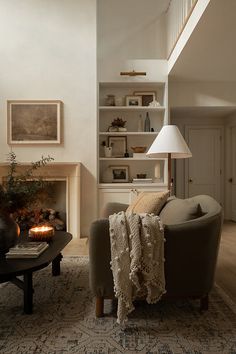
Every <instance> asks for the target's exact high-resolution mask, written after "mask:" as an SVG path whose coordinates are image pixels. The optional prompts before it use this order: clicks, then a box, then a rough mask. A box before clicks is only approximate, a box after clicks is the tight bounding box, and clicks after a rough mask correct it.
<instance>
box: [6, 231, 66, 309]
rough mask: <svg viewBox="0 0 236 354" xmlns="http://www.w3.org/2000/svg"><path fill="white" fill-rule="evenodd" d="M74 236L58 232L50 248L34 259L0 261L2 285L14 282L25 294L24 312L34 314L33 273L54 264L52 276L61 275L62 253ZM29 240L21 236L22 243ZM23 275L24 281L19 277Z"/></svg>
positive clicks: (24, 235)
mask: <svg viewBox="0 0 236 354" xmlns="http://www.w3.org/2000/svg"><path fill="white" fill-rule="evenodd" d="M71 239H72V235H71V234H70V233H68V232H64V231H56V232H55V235H54V237H53V239H52V241H50V243H49V247H48V248H47V249H46V250H45V251H44V252H43V253H42V254H41V255H40V256H39V257H38V258H33V259H29V258H26V259H6V258H2V259H0V283H4V282H7V281H10V282H12V283H13V284H15V285H17V286H18V287H19V288H21V289H22V290H23V292H24V312H25V313H27V314H31V313H32V312H33V272H36V271H37V270H39V269H42V268H45V267H47V266H48V265H49V264H50V263H52V275H54V276H56V275H60V261H61V259H62V254H61V251H62V250H63V248H64V247H65V246H66V245H67V244H68V243H69V242H70V241H71ZM26 240H27V235H26V234H23V235H21V236H20V242H24V241H26ZM20 275H23V280H20V279H18V278H17V277H18V276H20Z"/></svg>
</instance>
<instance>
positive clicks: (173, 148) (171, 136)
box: [147, 125, 192, 193]
mask: <svg viewBox="0 0 236 354" xmlns="http://www.w3.org/2000/svg"><path fill="white" fill-rule="evenodd" d="M147 155H148V156H150V157H159V158H161V157H163V158H166V157H168V189H169V190H170V193H171V158H174V159H184V158H189V157H191V156H192V153H191V151H190V150H189V148H188V146H187V144H186V142H185V140H184V138H183V136H182V135H181V133H180V131H179V129H178V127H177V126H176V125H165V126H164V127H163V128H162V129H161V131H160V133H159V134H158V136H157V137H156V139H155V140H154V142H153V143H152V145H151V147H150V149H149V150H148V152H147Z"/></svg>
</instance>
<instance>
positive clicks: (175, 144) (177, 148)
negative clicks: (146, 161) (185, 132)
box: [146, 125, 192, 159]
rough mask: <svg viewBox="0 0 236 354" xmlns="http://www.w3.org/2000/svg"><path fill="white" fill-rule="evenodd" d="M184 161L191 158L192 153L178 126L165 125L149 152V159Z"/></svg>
mask: <svg viewBox="0 0 236 354" xmlns="http://www.w3.org/2000/svg"><path fill="white" fill-rule="evenodd" d="M168 154H171V158H174V159H184V158H187V157H191V156H192V154H191V151H190V150H189V148H188V145H187V144H186V142H185V140H184V138H183V137H182V135H181V133H180V131H179V129H178V127H177V126H176V125H164V127H163V128H162V129H161V131H160V133H159V134H158V135H157V137H156V139H155V140H154V142H153V143H152V145H151V147H150V149H149V150H148V152H147V154H146V155H147V156H148V157H160V158H161V157H168Z"/></svg>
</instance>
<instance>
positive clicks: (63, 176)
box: [0, 162, 81, 238]
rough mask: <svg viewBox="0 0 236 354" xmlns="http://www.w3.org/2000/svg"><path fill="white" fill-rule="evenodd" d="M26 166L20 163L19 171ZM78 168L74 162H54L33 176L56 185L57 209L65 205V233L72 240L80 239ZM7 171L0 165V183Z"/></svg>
mask: <svg viewBox="0 0 236 354" xmlns="http://www.w3.org/2000/svg"><path fill="white" fill-rule="evenodd" d="M28 166H29V163H22V164H20V165H19V170H20V169H21V170H22V171H23V170H24V168H27V167H28ZM80 166H81V165H80V163H76V162H74V163H73V162H72V163H66V162H64V163H60V162H58V163H57V162H55V163H50V164H48V165H46V166H44V167H43V168H41V169H40V170H39V171H38V172H37V171H36V173H35V174H34V176H39V175H40V176H41V177H43V178H44V179H46V180H49V181H53V182H55V184H57V185H58V188H57V193H60V195H59V198H58V203H59V205H58V207H59V208H61V206H62V205H63V204H65V209H66V210H65V214H66V216H65V218H66V220H65V221H66V225H67V231H68V232H70V233H71V234H72V235H73V237H74V238H75V237H80ZM7 170H8V165H7V164H0V182H2V181H3V179H4V177H6V175H7ZM57 182H58V183H57ZM61 212H62V213H63V211H61Z"/></svg>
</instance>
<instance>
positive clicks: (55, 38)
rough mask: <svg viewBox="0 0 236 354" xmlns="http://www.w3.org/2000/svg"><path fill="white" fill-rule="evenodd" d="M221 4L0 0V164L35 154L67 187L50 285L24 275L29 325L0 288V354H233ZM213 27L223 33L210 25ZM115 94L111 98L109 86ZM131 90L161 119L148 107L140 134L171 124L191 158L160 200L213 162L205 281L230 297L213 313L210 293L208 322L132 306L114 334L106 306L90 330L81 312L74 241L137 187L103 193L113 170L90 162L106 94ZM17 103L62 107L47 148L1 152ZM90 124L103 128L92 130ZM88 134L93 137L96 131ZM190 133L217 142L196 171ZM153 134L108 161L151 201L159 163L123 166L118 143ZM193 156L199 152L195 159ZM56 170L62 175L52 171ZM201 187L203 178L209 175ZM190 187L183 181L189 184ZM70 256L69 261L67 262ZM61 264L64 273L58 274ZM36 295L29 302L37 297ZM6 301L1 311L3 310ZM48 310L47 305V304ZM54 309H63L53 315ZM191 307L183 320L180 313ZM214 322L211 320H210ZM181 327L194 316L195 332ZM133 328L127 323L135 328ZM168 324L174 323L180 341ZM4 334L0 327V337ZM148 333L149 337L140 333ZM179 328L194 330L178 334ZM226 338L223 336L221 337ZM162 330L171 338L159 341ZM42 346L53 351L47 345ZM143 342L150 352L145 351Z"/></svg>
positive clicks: (229, 56)
mask: <svg viewBox="0 0 236 354" xmlns="http://www.w3.org/2000/svg"><path fill="white" fill-rule="evenodd" d="M222 3H223V2H222V0H198V1H187V0H183V1H182V0H177V1H176V0H158V1H157V0H148V2H147V1H145V0H138V1H137V0H128V1H127V0H126V1H125V0H119V1H117V0H98V1H95V0H77V1H76V0H59V1H57V2H55V1H53V0H34V1H30V0H23V1H21V2H19V1H17V0H11V1H8V2H7V1H4V0H1V1H0V27H1V32H2V34H4V35H3V36H2V39H1V43H0V48H1V59H0V61H1V65H0V77H1V84H0V92H1V97H0V99H1V105H0V109H1V127H2V129H1V131H0V134H1V139H0V162H1V165H3V164H4V163H5V162H6V156H7V154H8V153H9V151H11V150H12V151H14V152H15V153H16V156H17V160H18V161H19V162H22V163H23V164H26V165H27V164H29V163H30V162H31V161H35V160H37V159H39V158H40V157H41V156H42V155H44V156H48V155H50V156H52V157H53V158H54V162H53V166H54V167H53V168H56V172H50V173H51V174H52V175H54V176H55V177H57V178H63V180H65V181H67V183H70V184H67V190H68V191H69V194H68V195H67V196H66V198H67V199H66V202H64V204H66V205H67V210H66V212H67V214H68V215H67V224H68V226H69V231H70V232H71V233H72V235H73V240H72V241H71V242H70V243H69V244H68V246H67V248H66V249H65V251H64V252H63V255H64V259H63V261H62V262H61V275H60V277H56V278H52V277H50V276H49V273H48V272H47V271H46V268H45V269H44V270H42V275H38V274H40V272H41V271H40V272H37V276H36V279H35V293H34V311H33V314H32V315H30V316H26V315H24V314H22V294H21V291H20V289H17V288H16V290H15V287H14V285H11V287H10V288H7V287H6V285H7V284H5V283H4V284H3V285H1V286H3V287H4V288H3V289H1V292H3V291H5V295H4V296H3V298H2V300H1V314H0V318H1V319H2V321H1V322H2V324H3V325H2V326H1V329H0V333H1V334H2V338H3V340H2V343H0V348H1V349H0V352H1V353H15V352H18V353H44V352H45V353H58V354H59V353H73V352H74V353H112V352H113V353H121V352H124V353H139V352H140V353H155V352H162V353H169V352H170V353H172V352H173V353H178V352H180V353H181V352H184V350H188V351H189V352H190V353H193V352H194V351H195V352H196V351H197V350H198V352H202V353H207V352H210V350H211V352H214V351H215V352H216V348H217V350H218V352H225V353H226V352H227V353H233V352H234V351H235V350H236V349H235V348H236V344H235V329H234V328H233V327H234V326H233V325H232V323H234V324H235V315H234V314H233V311H231V307H230V306H231V305H232V307H233V306H234V305H233V304H231V302H232V303H233V300H234V301H235V299H236V289H235V285H234V283H235V262H234V257H235V245H234V240H233V237H234V234H235V225H234V223H233V222H232V220H233V221H235V219H234V218H235V214H234V212H235V209H234V207H235V198H236V195H235V189H234V188H235V187H234V186H235V185H234V180H236V179H235V178H234V177H235V176H234V175H232V171H231V166H232V165H234V164H233V163H232V162H233V161H234V155H233V156H232V154H231V151H233V149H235V144H233V142H234V140H233V139H232V141H231V140H230V139H231V137H233V135H232V134H233V132H234V130H233V127H234V124H235V112H236V97H235V92H236V90H235V81H236V80H235V79H236V78H234V65H235V64H234V55H233V53H234V52H233V51H234V33H235V30H234V27H235V26H233V24H234V16H233V15H234V10H235V5H236V4H235V2H234V0H227V1H226V3H225V4H222ZM179 7H180V9H181V8H182V10H181V11H182V14H180V10H178V8H179ZM184 9H185V10H184ZM186 9H188V12H187V10H186ZM178 11H179V12H178ZM221 14H222V15H221ZM220 16H222V18H221V17H220ZM180 17H181V20H180ZM222 21H223V25H220V24H222ZM180 24H181V30H180V28H179V26H180ZM171 33H172V36H171V35H170V34H171ZM133 70H134V71H136V72H145V73H146V75H145V76H142V75H141V76H139V75H137V76H132V71H133ZM120 72H126V73H127V72H128V74H130V73H131V76H129V75H128V76H127V75H125V76H122V75H120ZM143 82H144V84H145V85H146V86H145V85H143ZM153 82H155V83H157V82H159V83H160V82H161V85H159V86H158V85H156V86H155V87H153V86H152V85H151V84H150V83H153ZM114 83H115V84H116V86H115V88H114ZM120 84H121V85H120ZM123 84H125V85H126V87H125V89H124V88H123V87H121V86H122V85H123ZM112 85H113V86H112ZM119 85H120V86H119ZM148 85H149V86H148ZM133 87H134V89H133ZM144 87H146V88H147V91H156V92H157V96H156V99H157V101H158V100H160V103H161V106H162V105H163V106H165V107H166V109H165V110H162V107H161V108H160V109H159V108H157V109H156V111H155V108H153V110H152V109H150V110H149V112H150V117H151V123H153V120H154V119H153V117H154V116H155V114H156V116H157V118H158V119H159V118H160V116H161V115H163V116H162V118H160V119H162V122H163V123H164V124H176V125H177V126H178V127H179V129H180V131H181V133H182V135H183V137H184V138H185V140H186V142H187V143H188V145H189V147H190V150H191V151H192V150H193V151H194V152H195V150H196V153H195V154H193V157H192V158H190V159H186V160H188V161H186V160H178V161H177V162H173V166H172V177H173V179H174V185H173V190H174V192H173V193H174V194H175V195H176V196H177V197H178V198H188V197H191V196H192V195H194V194H195V195H196V194H197V195H198V194H208V193H207V191H206V190H202V189H201V188H200V187H199V185H198V184H197V183H195V182H196V181H197V177H198V176H197V175H191V173H192V171H193V166H196V165H197V170H198V171H204V164H205V165H206V161H209V160H210V161H212V158H213V157H214V158H216V163H218V165H217V166H218V167H219V168H218V172H217V173H219V171H221V172H220V176H218V175H217V176H218V177H219V183H218V184H217V185H216V186H215V185H214V188H213V187H212V181H213V180H214V181H215V180H217V178H218V177H217V178H216V177H215V175H214V174H213V175H211V176H212V177H211V181H210V184H209V185H208V187H209V190H211V191H212V190H213V191H214V192H212V193H209V194H210V195H212V197H214V199H216V200H217V201H218V202H219V203H220V204H221V205H222V206H223V208H224V215H225V219H226V220H230V221H227V223H226V224H224V227H223V234H222V243H221V247H220V252H219V263H218V270H217V272H216V281H217V284H218V285H220V286H221V287H223V292H226V297H227V298H228V296H229V295H230V297H229V303H230V304H231V305H230V306H229V305H226V303H225V302H223V300H221V297H220V296H219V295H217V296H216V297H215V298H214V299H213V305H212V306H213V307H212V308H211V300H210V305H209V310H208V311H209V315H207V313H204V315H203V316H202V317H198V314H197V311H198V310H197V309H196V308H194V307H193V305H190V304H189V303H188V304H187V305H182V304H179V305H177V308H175V307H174V305H172V304H171V306H170V307H169V308H168V305H164V308H162V309H161V310H160V312H158V311H159V310H158V309H155V310H154V311H153V314H151V313H150V312H149V310H148V307H147V306H146V307H145V306H144V307H143V305H142V304H141V305H138V306H137V307H138V311H140V312H139V313H138V314H137V318H135V316H136V315H135V314H134V315H132V316H134V317H133V318H132V320H131V321H134V322H131V327H129V328H128V329H127V333H126V332H125V331H123V329H122V328H120V327H119V326H118V325H117V324H116V314H114V313H113V314H112V315H109V316H108V315H107V312H108V311H107V308H106V306H108V307H109V306H110V305H109V304H106V301H105V312H106V315H105V317H104V318H99V319H96V318H95V315H94V304H93V303H92V304H91V301H92V302H93V301H94V299H92V300H91V294H90V292H89V284H88V277H87V273H86V269H87V268H88V259H87V255H88V244H87V237H88V236H89V234H90V227H91V224H92V222H93V221H94V220H96V219H97V218H98V217H99V216H100V215H101V213H102V209H103V207H104V206H105V203H106V202H107V201H111V200H112V201H113V197H114V195H115V197H116V199H115V200H114V201H117V202H125V203H126V202H129V201H132V200H133V199H134V197H136V190H137V189H138V187H137V186H134V187H133V185H132V183H131V181H129V184H127V185H126V184H125V183H116V188H114V184H115V183H113V182H114V181H112V182H111V181H110V180H109V178H110V177H109V176H108V177H106V176H103V172H104V171H105V170H106V168H107V166H110V165H112V166H113V165H115V164H114V158H113V159H112V158H108V159H107V160H106V159H105V158H104V156H103V155H101V151H102V150H101V149H102V147H101V143H102V141H103V140H105V139H109V138H112V135H113V137H114V136H115V137H116V135H117V136H119V133H113V134H111V132H109V131H107V128H108V125H109V124H111V122H112V119H113V118H116V116H115V115H114V114H113V113H112V110H111V109H110V108H107V107H105V108H104V107H103V105H102V104H101V102H100V101H101V99H103V98H104V97H105V96H106V95H108V94H109V93H113V92H112V89H114V91H115V92H117V93H118V96H121V95H123V94H124V95H130V96H131V97H132V95H133V92H134V91H136V90H137V91H139V92H140V91H141V89H143V88H144ZM122 90H123V91H122ZM162 90H163V92H162ZM104 99H105V98H104ZM31 100H34V101H60V102H62V106H63V108H62V114H61V120H60V122H59V124H60V141H56V142H55V144H51V143H48V142H43V143H40V144H39V143H37V141H36V142H35V141H34V142H31V143H22V142H17V143H11V138H12V136H9V135H10V132H9V120H10V118H9V112H8V105H7V101H31ZM158 103H159V102H158ZM99 106H101V107H100V108H99ZM112 109H114V107H112ZM132 109H133V108H132ZM155 112H156V113H155ZM139 113H141V114H142V115H143V118H144V114H146V108H145V107H141V109H139ZM112 114H113V115H114V116H112ZM115 114H117V115H118V116H119V117H120V116H122V117H123V118H124V117H125V119H126V120H127V123H126V124H127V127H129V124H131V125H130V126H132V124H133V123H132V122H131V119H132V118H131V116H129V114H131V113H129V112H128V113H127V112H126V111H125V110H124V109H123V108H122V107H121V109H120V110H119V107H118V109H117V111H115ZM138 118H139V115H137V120H138ZM100 119H104V121H103V122H104V127H103V126H102V124H103V123H102V124H101V123H100ZM152 119H153V120H152ZM130 122H131V123H130ZM100 124H101V125H100ZM135 124H136V123H135ZM99 127H102V129H103V128H104V129H103V130H102V131H100V130H99V129H100V128H99ZM196 127H197V129H198V130H200V129H202V130H205V131H210V132H212V131H214V132H215V131H216V130H217V134H218V132H220V135H221V136H222V139H223V140H222V142H221V150H220V159H219V156H218V159H217V157H216V156H215V155H216V154H215V152H213V153H212V155H209V154H208V155H207V153H206V154H205V155H206V156H205V155H204V158H203V156H200V158H199V156H198V157H197V160H196V155H197V151H198V148H197V147H196V145H194V143H193V142H192V141H191V132H192V130H191V129H193V128H194V129H195V130H196ZM153 128H154V130H155V131H157V130H158V129H159V127H158V126H155V124H154V123H153ZM204 128H206V129H204ZM155 131H154V132H150V133H149V135H148V134H146V132H144V131H142V134H140V136H141V137H142V139H144V140H138V139H139V138H138V137H137V138H136V136H134V135H132V134H130V135H129V134H127V135H128V141H131V142H130V143H129V144H128V151H125V152H127V153H128V154H129V157H128V158H127V159H126V160H125V159H124V158H123V159H121V160H120V161H121V162H119V161H118V163H119V166H125V167H126V166H127V165H129V173H130V176H131V175H132V177H136V174H138V173H142V174H145V173H146V174H147V175H148V173H149V170H150V169H152V170H153V172H152V175H150V176H148V177H151V178H154V177H155V178H156V180H157V183H156V185H155V184H154V183H153V185H152V186H151V187H150V190H153V191H155V192H156V191H164V190H167V173H168V172H167V165H166V162H160V163H159V162H158V161H148V162H146V161H142V160H140V161H133V160H131V157H132V155H131V153H132V151H131V145H132V143H133V142H134V145H139V142H140V141H141V145H147V146H150V141H151V140H150V139H152V137H153V136H154V134H155ZM198 134H200V135H199V136H200V137H199V139H202V142H203V135H204V134H205V133H204V134H203V135H201V133H199V131H198ZM209 134H211V133H209ZM214 134H215V133H214ZM120 135H122V136H123V135H125V134H124V131H123V132H122V130H121V133H120ZM204 138H205V140H204V141H206V142H208V141H210V139H208V135H206V136H204ZM132 139H133V140H132ZM12 140H13V139H12ZM9 142H10V143H9ZM144 142H145V143H144ZM148 144H149V145H148ZM205 150H206V152H209V151H210V149H208V148H206V149H205ZM193 151H192V152H193ZM214 151H218V150H214ZM212 156H213V157H212ZM109 159H110V160H109ZM158 163H159V164H158ZM57 164H58V165H57ZM145 164H147V165H145ZM136 166H137V167H136ZM146 166H147V167H146ZM49 168H50V167H49ZM66 168H67V169H68V171H67V173H64V171H65V170H66ZM125 171H127V170H125ZM207 171H208V170H207ZM214 171H215V170H214ZM233 172H236V171H233ZM201 175H202V176H203V175H206V176H207V175H209V173H208V172H207V173H205V174H204V173H202V174H201ZM105 177H106V178H108V180H107V181H108V182H107V181H106V180H105ZM103 178H104V179H103ZM230 178H232V181H231V182H230V181H229V180H230ZM190 179H191V180H192V181H193V182H189V180H190ZM68 181H69V182H68ZM144 187H145V188H146V189H147V188H149V186H144ZM193 187H194V188H195V189H194V188H193ZM208 187H207V188H208ZM191 188H192V189H191ZM193 190H194V191H193ZM219 191H220V192H219ZM214 193H215V194H214ZM219 193H220V196H219ZM225 235H226V236H225ZM225 237H226V238H225ZM79 256H80V260H79V262H80V263H76V262H77V258H79ZM67 260H70V263H66V262H67ZM64 261H65V267H64ZM77 278H78V279H77ZM39 284H40V285H39ZM42 284H43V285H42ZM39 288H40V296H39V295H37V291H38V290H39ZM6 298H8V299H9V300H8V303H7V306H6V301H5V300H6ZM52 299H56V300H55V302H54V301H53V300H52ZM63 299H64V300H63ZM62 300H63V301H65V303H66V302H67V303H68V306H67V307H66V305H65V303H63V301H62ZM50 301H51V302H50ZM220 301H222V306H221V307H219V308H217V307H216V303H217V302H220ZM72 302H74V305H73V304H72ZM178 306H179V308H178ZM75 307H77V310H76V311H75ZM181 309H182V311H183V312H182V314H181ZM191 309H193V311H192V314H191V315H189V313H191ZM151 311H152V310H151ZM214 311H219V312H220V311H222V313H223V312H224V313H223V315H222V316H218V315H216V314H215V313H214ZM47 312H48V313H49V314H50V316H49V317H47ZM217 313H218V312H217ZM54 314H55V316H54ZM158 314H159V315H160V314H161V315H160V317H159V319H158V321H157V322H158V324H159V326H160V323H161V321H164V318H165V316H167V317H168V318H169V319H170V322H168V323H165V324H164V327H163V328H162V330H161V332H160V333H161V337H160V338H161V339H160V343H157V342H158V339H157V338H158V330H157V328H156V327H155V325H154V323H155V316H158ZM154 315H155V316H154ZM188 315H189V317H188ZM138 316H141V317H140V318H138ZM207 316H208V317H207ZM217 316H218V317H217ZM7 317H8V319H7ZM215 317H216V318H217V319H215ZM227 317H228V320H227V321H226V322H225V325H224V326H223V325H222V332H221V333H220V332H219V333H220V334H219V336H220V335H222V338H223V340H222V341H218V342H217V339H216V336H217V335H216V332H217V330H218V326H220V323H221V322H223V321H224V320H225V319H226V318H227ZM194 318H197V321H196V322H194ZM136 320H137V321H139V320H140V321H141V322H138V324H136V323H135V321H136ZM142 321H143V322H142ZM180 321H181V322H184V326H183V327H182V329H181V326H180V325H179V323H180ZM204 321H205V323H207V326H206V327H205V329H204V330H203V329H202V331H195V329H194V328H195V327H196V326H199V324H200V325H201V326H203V325H204ZM197 322H198V323H199V324H197ZM4 323H6V324H7V325H6V326H5V328H4ZM148 323H149V324H151V327H150V328H149V329H147V331H146V330H145V326H147V324H148ZM190 323H193V324H194V325H192V326H191V328H190V330H188V326H190ZM53 326H54V329H53ZM132 326H133V327H132ZM172 326H173V327H172ZM194 326H195V327H194ZM230 326H231V327H232V328H233V329H232V328H231V330H229V328H230ZM14 328H15V330H16V331H14V340H13V341H12V343H11V339H10V338H11V337H10V336H11V334H10V332H11V331H13V329H14ZM132 328H133V333H132ZM172 328H174V330H173V331H174V335H173V337H172V336H171V334H170V332H171V331H172ZM202 328H203V327H202ZM212 328H214V329H215V332H214V335H213V337H214V338H213V340H216V343H217V344H216V346H214V345H213V344H212V343H213V340H212V342H211V338H210V337H209V335H207V333H209V331H210V330H212ZM228 330H229V331H228ZM37 331H38V334H37ZM164 332H165V333H166V340H165V339H164V337H165V334H164ZM16 333H18V334H16ZM160 333H159V334H160ZM109 334H110V337H111V339H109ZM229 335H231V337H232V338H233V339H234V341H233V340H231V341H230V345H231V347H229V344H228V346H227V345H226V344H225V343H226V342H227V341H228V342H229ZM201 336H202V337H203V338H204V336H205V337H206V339H204V344H203V345H202V346H201V345H200V344H199V342H197V340H196V338H197V337H201ZM139 337H140V340H139ZM63 338H64V339H63ZM144 338H145V339H144ZM179 338H181V339H179ZM53 339H56V340H55V342H57V343H55V344H54V343H53ZM142 340H143V343H144V344H142ZM185 340H186V343H185ZM166 341H167V342H168V343H170V342H173V345H172V346H171V345H170V346H169V347H168V345H169V344H166ZM148 342H150V343H151V344H150V345H149V346H148V344H147V343H148ZM223 342H224V344H223ZM114 343H115V344H114ZM132 343H133V344H132ZM1 345H2V346H1ZM204 345H205V347H204ZM217 345H218V347H217ZM122 348H123V349H122ZM173 348H174V349H173ZM219 348H220V349H219ZM171 350H172V351H171ZM207 350H208V351H207Z"/></svg>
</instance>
